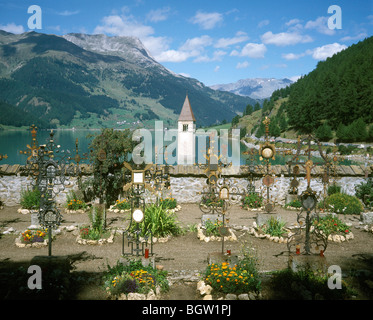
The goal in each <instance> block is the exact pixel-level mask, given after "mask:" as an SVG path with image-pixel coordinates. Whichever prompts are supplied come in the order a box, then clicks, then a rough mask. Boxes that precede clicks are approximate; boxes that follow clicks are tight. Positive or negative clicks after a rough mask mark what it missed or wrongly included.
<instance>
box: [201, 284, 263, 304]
mask: <svg viewBox="0 0 373 320" xmlns="http://www.w3.org/2000/svg"><path fill="white" fill-rule="evenodd" d="M197 290H198V291H199V293H200V295H201V296H203V300H213V299H212V294H211V293H212V290H213V289H212V287H211V286H210V285H209V284H207V285H206V283H205V282H204V281H203V280H201V281H198V283H197ZM261 298H262V295H261V293H256V292H253V291H250V292H248V293H242V294H238V295H237V294H234V293H226V294H225V295H224V297H223V298H219V299H218V300H258V299H261Z"/></svg>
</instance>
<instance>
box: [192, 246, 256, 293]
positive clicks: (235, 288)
mask: <svg viewBox="0 0 373 320" xmlns="http://www.w3.org/2000/svg"><path fill="white" fill-rule="evenodd" d="M236 258H237V260H236V262H235V263H234V264H233V263H232V261H231V260H228V261H225V262H222V263H211V264H209V265H208V266H207V268H206V270H205V273H204V275H203V279H202V282H199V283H198V285H197V289H198V290H199V291H200V293H201V294H202V295H203V294H206V295H210V294H214V295H216V296H219V295H226V296H225V298H226V299H237V298H238V296H240V295H241V297H240V299H242V300H248V297H249V295H250V293H251V297H253V296H254V293H255V296H257V294H258V293H259V292H260V291H261V279H260V277H259V272H258V269H257V267H258V258H257V256H256V254H255V252H254V249H253V248H249V246H247V244H244V245H243V246H242V254H241V255H240V256H237V257H236ZM229 259H230V258H229ZM229 295H231V296H230V297H229ZM243 295H245V297H244V296H243ZM233 296H234V297H233Z"/></svg>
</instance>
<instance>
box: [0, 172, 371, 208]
mask: <svg viewBox="0 0 373 320" xmlns="http://www.w3.org/2000/svg"><path fill="white" fill-rule="evenodd" d="M231 179H232V180H233V181H235V183H236V184H237V186H239V187H240V188H241V189H244V190H245V189H246V187H247V184H248V182H247V180H246V179H244V178H235V177H232V178H231ZM363 181H365V179H364V177H342V178H340V179H339V180H337V184H338V185H340V186H342V190H343V191H344V192H346V193H347V194H351V195H354V194H355V190H354V188H355V186H356V185H358V184H360V183H361V182H363ZM299 182H300V185H299V194H300V193H301V192H302V191H304V190H305V189H306V185H307V182H306V181H305V179H304V178H299ZM289 184H290V178H289V177H276V179H275V183H274V186H273V187H272V188H271V190H270V195H271V197H272V198H273V199H276V201H277V202H278V203H279V204H284V201H285V197H286V194H287V192H288V190H289ZM30 185H31V179H30V178H27V177H25V176H20V175H9V176H3V177H1V178H0V200H2V201H3V202H4V203H5V204H6V205H7V206H16V205H19V203H20V196H21V190H22V189H27V187H29V186H30ZM204 186H206V177H201V176H189V177H188V176H183V177H180V176H179V177H177V176H172V177H171V190H170V192H171V194H172V197H174V198H175V199H177V201H178V202H179V203H197V202H199V201H200V199H201V195H199V194H198V193H199V192H201V191H202V189H203V187H204ZM255 186H256V191H257V192H263V193H264V195H266V193H265V192H266V189H264V188H263V186H262V182H261V180H260V179H258V180H256V181H255ZM311 187H312V189H313V190H315V191H317V192H321V193H322V191H323V185H322V183H321V179H320V178H318V179H312V180H311ZM76 188H77V184H76V178H73V177H71V178H70V179H69V182H68V184H67V186H66V188H65V189H64V190H62V191H61V192H60V193H59V195H58V196H57V199H56V200H57V203H59V204H61V205H63V204H64V203H65V202H66V195H67V194H68V192H69V191H70V190H72V189H76ZM155 197H156V196H155V195H152V194H150V192H148V191H147V193H146V198H147V200H148V201H154V200H155Z"/></svg>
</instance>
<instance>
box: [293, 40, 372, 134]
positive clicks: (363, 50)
mask: <svg viewBox="0 0 373 320" xmlns="http://www.w3.org/2000/svg"><path fill="white" fill-rule="evenodd" d="M286 111H287V115H288V119H289V122H288V124H289V125H290V126H293V127H294V128H295V129H297V130H298V131H300V132H303V133H307V132H314V131H316V130H317V129H318V128H319V127H321V126H322V125H323V123H326V125H328V126H329V127H330V128H331V129H332V130H336V131H337V130H338V128H339V131H340V134H341V131H343V126H345V127H346V126H349V125H351V124H352V123H353V122H354V121H357V120H359V119H361V120H360V121H363V122H365V124H371V123H373V37H370V38H368V39H366V40H365V41H362V42H359V43H357V44H355V45H352V46H351V47H349V48H347V49H346V50H344V51H342V52H340V53H338V54H336V55H334V56H333V57H331V58H328V59H327V60H326V61H323V62H319V63H318V65H317V68H316V69H315V70H313V71H312V72H310V73H309V74H308V75H306V76H304V77H303V78H302V79H299V80H298V81H297V82H296V83H294V84H293V85H291V87H290V94H289V100H288V102H287V104H286ZM339 138H343V137H342V136H340V137H339Z"/></svg>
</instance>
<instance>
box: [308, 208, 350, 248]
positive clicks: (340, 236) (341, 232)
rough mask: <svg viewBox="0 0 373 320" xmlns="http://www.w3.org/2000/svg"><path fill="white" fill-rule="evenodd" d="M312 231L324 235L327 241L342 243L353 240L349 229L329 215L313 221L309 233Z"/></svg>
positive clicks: (336, 218) (335, 217)
mask: <svg viewBox="0 0 373 320" xmlns="http://www.w3.org/2000/svg"><path fill="white" fill-rule="evenodd" d="M314 229H317V230H318V231H320V233H321V234H323V235H325V237H327V238H328V241H333V242H343V241H346V240H352V239H353V238H354V235H353V233H352V231H351V228H350V227H349V226H348V225H346V224H345V223H343V222H342V221H341V220H340V219H339V218H338V217H337V216H335V215H331V214H328V215H325V216H323V217H320V218H319V220H318V221H317V220H314V221H313V224H312V227H311V231H313V230H314Z"/></svg>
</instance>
